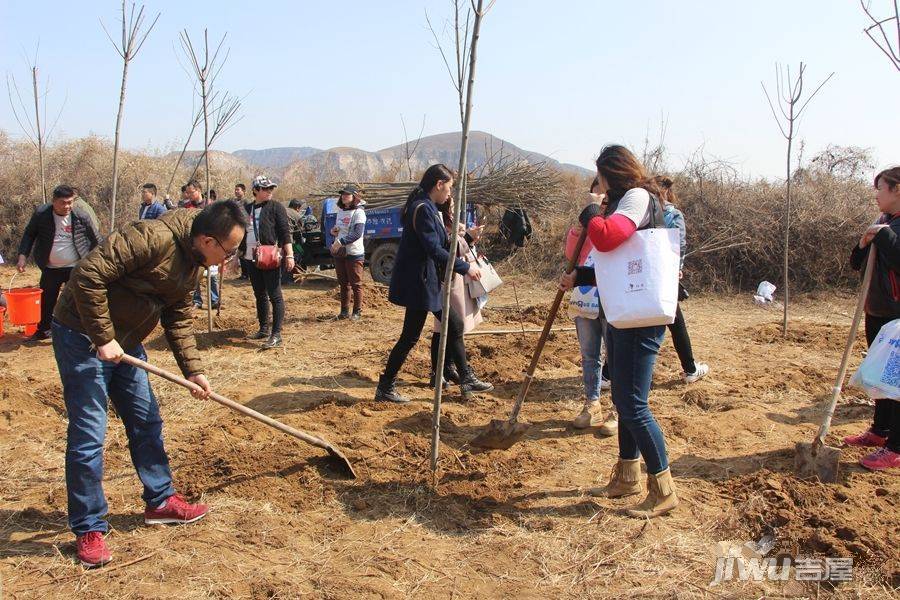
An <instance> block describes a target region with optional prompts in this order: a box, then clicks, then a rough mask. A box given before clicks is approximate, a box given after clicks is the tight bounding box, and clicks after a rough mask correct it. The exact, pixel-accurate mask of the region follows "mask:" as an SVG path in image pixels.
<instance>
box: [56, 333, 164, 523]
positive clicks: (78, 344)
mask: <svg viewBox="0 0 900 600" xmlns="http://www.w3.org/2000/svg"><path fill="white" fill-rule="evenodd" d="M52 328H53V329H52V331H53V353H54V354H55V355H56V364H57V367H58V368H59V377H60V379H61V380H62V385H63V400H64V401H65V404H66V411H67V412H68V415H69V428H68V434H67V438H66V493H67V495H68V503H69V527H71V528H72V531H73V532H74V533H75V534H76V535H81V534H84V533H88V532H89V531H102V532H106V531H108V530H109V525H108V524H107V522H106V521H105V520H104V519H103V517H104V516H105V515H106V513H107V511H108V506H107V504H106V495H105V494H104V493H103V441H104V438H105V437H106V418H107V403H106V398H107V396H108V397H109V399H110V400H111V401H112V403H113V405H114V406H115V407H116V412H117V413H118V414H119V416H120V417H121V419H122V422H123V423H124V424H125V433H126V435H127V436H128V449H129V451H130V452H131V462H132V464H134V468H135V469H136V470H137V474H138V477H140V479H141V482H142V483H143V484H144V494H143V498H144V502H146V503H147V506H149V507H150V508H156V507H158V506H159V505H160V504H162V503H163V502H164V501H165V500H166V499H167V498H168V497H169V496H171V495H172V494H174V493H175V488H174V487H173V485H172V472H171V471H170V470H169V459H168V457H167V456H166V451H165V448H164V447H163V438H162V418H161V417H160V415H159V405H158V404H157V402H156V397H155V396H154V395H153V390H151V389H150V381H149V380H148V379H147V372H146V371H143V370H142V369H138V368H135V367H132V366H130V365H126V364H124V363H120V364H115V363H111V362H105V361H101V360H100V359H99V358H97V354H96V350H94V348H93V345H92V343H91V340H90V338H89V337H88V336H86V335H85V334H83V333H79V332H77V331H75V330H73V329H70V328H68V327H66V326H65V325H62V324H60V323H57V322H56V321H53V325H52ZM125 351H126V352H127V353H128V354H131V355H132V356H135V357H137V358H140V359H142V360H146V359H147V353H146V352H144V347H143V346H141V345H138V346H137V347H135V348H125Z"/></svg>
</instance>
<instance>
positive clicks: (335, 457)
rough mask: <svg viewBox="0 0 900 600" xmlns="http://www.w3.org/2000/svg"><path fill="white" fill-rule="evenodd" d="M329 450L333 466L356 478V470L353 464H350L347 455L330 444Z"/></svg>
mask: <svg viewBox="0 0 900 600" xmlns="http://www.w3.org/2000/svg"><path fill="white" fill-rule="evenodd" d="M327 450H328V462H329V463H330V464H331V466H332V468H334V470H335V471H338V472H340V473H341V474H342V475H344V476H345V477H347V478H349V479H356V471H354V470H353V465H351V464H350V461H349V460H347V457H346V456H344V455H343V453H342V452H341V451H340V450H338V449H337V448H335V447H334V446H330V447H329V448H327Z"/></svg>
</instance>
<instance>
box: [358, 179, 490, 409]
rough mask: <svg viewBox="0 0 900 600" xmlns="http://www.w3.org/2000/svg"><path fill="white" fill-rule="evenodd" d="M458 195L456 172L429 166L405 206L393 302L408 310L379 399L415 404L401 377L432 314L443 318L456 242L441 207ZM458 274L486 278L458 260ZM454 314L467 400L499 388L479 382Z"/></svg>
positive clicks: (451, 350)
mask: <svg viewBox="0 0 900 600" xmlns="http://www.w3.org/2000/svg"><path fill="white" fill-rule="evenodd" d="M452 191H453V172H452V171H451V170H450V169H448V168H447V167H446V166H444V165H441V164H437V165H431V166H430V167H428V170H426V171H425V174H424V175H422V181H421V182H420V183H419V185H418V186H417V187H416V188H415V189H414V190H413V191H412V193H410V195H409V197H408V198H407V200H406V206H404V207H403V213H402V219H403V234H402V236H401V238H400V248H399V249H398V251H397V258H396V259H395V260H394V270H393V272H392V273H391V286H390V291H389V293H388V300H390V301H391V302H392V303H394V304H396V305H398V306H403V307H405V308H406V314H405V316H404V318H403V331H402V332H401V333H400V339H399V340H397V343H396V344H394V348H393V349H392V350H391V353H390V355H389V356H388V361H387V365H386V366H385V369H384V373H383V374H382V375H381V377H380V378H379V379H378V389H377V390H376V391H375V399H376V400H386V401H388V402H400V403H403V402H409V400H408V399H406V398H404V397H403V396H401V395H400V394H399V393H397V390H396V382H397V373H399V372H400V369H401V367H403V363H404V362H405V361H406V357H407V356H408V355H409V352H410V350H412V349H413V346H415V345H416V342H417V341H419V336H420V335H421V334H422V328H423V327H424V326H425V321H426V319H427V318H428V313H429V312H430V313H432V314H434V315H435V316H436V317H437V318H438V320H440V319H441V316H442V315H441V308H442V306H441V279H442V275H443V273H444V268H445V266H446V264H447V261H448V260H451V257H450V251H449V249H450V238H449V237H448V235H447V229H446V228H445V227H444V222H443V219H442V217H441V215H440V213H439V212H438V206H439V205H442V204H444V203H445V202H448V201H449V200H450V196H451V193H452ZM452 260H453V261H454V262H453V270H454V271H456V272H457V273H459V274H461V275H468V276H469V277H470V278H472V279H474V280H476V281H477V280H479V279H481V271H480V270H479V269H478V266H477V265H472V264H469V263H467V262H466V261H464V260H462V259H461V258H453V259H452ZM449 312H450V314H449V315H448V318H449V323H448V331H447V356H448V357H449V359H450V360H451V361H453V363H454V364H455V365H456V368H457V370H458V372H459V373H460V377H461V378H462V381H461V383H460V386H461V388H462V392H463V395H465V396H468V395H470V394H471V393H473V392H486V391H490V390H492V389H494V386H492V385H491V384H489V383H485V382H483V381H479V380H478V378H477V377H475V373H474V372H473V371H472V368H471V367H470V366H469V364H468V361H467V360H466V348H465V345H464V344H463V321H462V317H461V316H460V315H459V314H457V312H456V311H455V310H453V309H452V308H451V309H450V311H449Z"/></svg>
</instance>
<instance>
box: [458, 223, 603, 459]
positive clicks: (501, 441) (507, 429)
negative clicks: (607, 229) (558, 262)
mask: <svg viewBox="0 0 900 600" xmlns="http://www.w3.org/2000/svg"><path fill="white" fill-rule="evenodd" d="M585 238H587V229H586V228H584V229H582V230H581V235H580V236H579V238H578V242H577V243H576V244H575V251H574V252H573V253H572V258H570V259H569V263H568V265H566V273H567V274H568V273H571V272H572V271H574V270H575V263H576V261H577V260H578V257H579V256H580V255H581V247H582V246H584V240H585ZM564 295H565V292H564V291H563V290H559V291H557V292H556V298H555V299H554V300H553V305H552V306H551V307H550V314H549V315H547V321H546V322H545V323H544V329H543V330H542V331H541V337H540V339H539V340H538V343H537V348H535V350H534V354H533V355H532V357H531V364H529V365H528V371H526V373H525V379H523V380H522V386H521V387H520V388H519V396H518V398H516V403H515V404H514V405H513V409H512V413H510V415H509V420H506V421H504V420H502V419H491V422H490V423H489V424H488V425H487V427H485V428H484V430H483V431H482V432H481V433H479V434H478V435H476V436H475V437H474V438H472V441H470V442H469V444H471V445H472V446H477V447H479V448H491V449H495V450H506V449H507V448H509V447H510V446H512V445H513V444H515V443H516V442H518V441H519V440H521V439H522V437H523V436H524V435H525V433H526V432H527V431H528V428H529V427H530V426H529V424H528V423H519V421H518V419H519V411H521V410H522V404H523V403H524V402H525V396H527V395H528V388H529V387H530V386H531V381H532V380H533V379H534V371H535V369H537V364H538V360H540V358H541V352H543V350H544V344H546V343H547V338H548V337H550V328H551V327H553V321H554V320H556V313H558V312H559V305H560V304H561V303H562V299H563V296H564Z"/></svg>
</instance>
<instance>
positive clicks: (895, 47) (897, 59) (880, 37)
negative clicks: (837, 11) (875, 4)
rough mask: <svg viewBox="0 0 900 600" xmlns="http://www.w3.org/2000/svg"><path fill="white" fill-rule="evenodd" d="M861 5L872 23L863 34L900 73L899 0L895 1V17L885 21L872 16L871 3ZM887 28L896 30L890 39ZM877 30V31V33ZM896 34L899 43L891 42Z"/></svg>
mask: <svg viewBox="0 0 900 600" xmlns="http://www.w3.org/2000/svg"><path fill="white" fill-rule="evenodd" d="M859 4H860V6H862V9H863V11H864V12H865V13H866V16H867V17H869V20H870V21H871V22H872V24H871V25H869V26H868V27H866V28H865V29H863V33H865V34H866V35H867V36H869V39H870V40H872V43H873V44H875V45H876V46H878V49H879V50H881V51H882V52H883V53H884V55H885V56H887V57H888V60H890V61H891V64H892V65H894V68H895V69H897V70H898V71H900V2H898V0H894V1H893V4H894V14H893V16H890V17H886V18H884V19H878V18H876V17H875V16H874V15H872V11H871V3H870V2H868V3H867V2H865V0H859ZM891 21H893V25H891ZM885 26H888V27H889V28H892V29H894V31H892V32H891V33H890V37H888V32H887V31H886V30H885ZM875 30H877V32H876V31H875ZM895 33H896V35H897V41H896V42H892V41H891V40H892V38H893V36H894V34H895Z"/></svg>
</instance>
